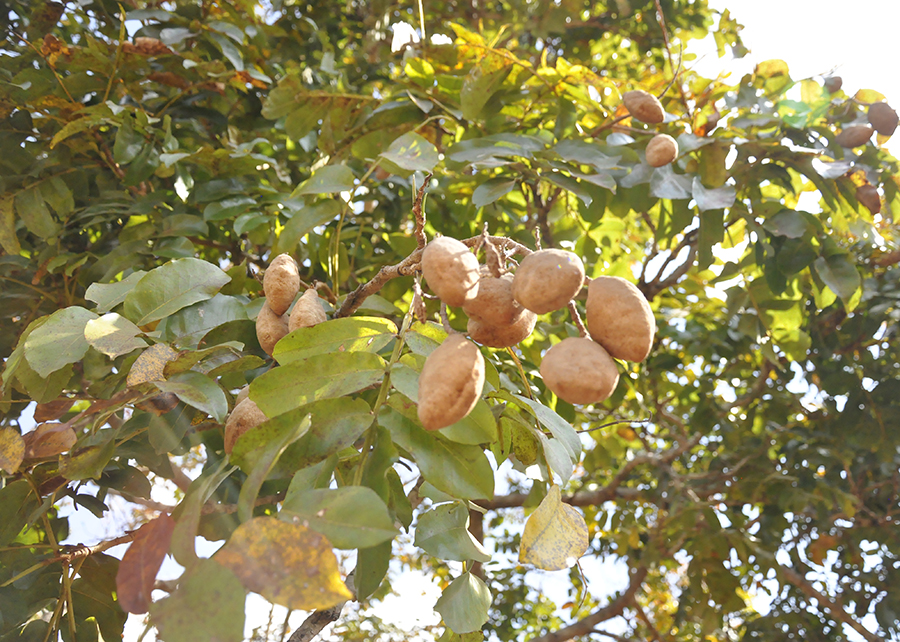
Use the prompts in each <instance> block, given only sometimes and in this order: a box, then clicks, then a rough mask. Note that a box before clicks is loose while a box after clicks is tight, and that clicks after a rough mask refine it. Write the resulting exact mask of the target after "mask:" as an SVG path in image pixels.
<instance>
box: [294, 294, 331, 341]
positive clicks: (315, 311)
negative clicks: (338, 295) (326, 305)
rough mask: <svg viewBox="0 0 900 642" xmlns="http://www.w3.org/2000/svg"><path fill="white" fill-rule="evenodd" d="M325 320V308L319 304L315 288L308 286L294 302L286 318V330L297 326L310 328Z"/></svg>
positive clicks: (326, 318)
mask: <svg viewBox="0 0 900 642" xmlns="http://www.w3.org/2000/svg"><path fill="white" fill-rule="evenodd" d="M327 320H328V317H327V316H325V310H323V309H322V306H321V305H319V295H318V294H317V293H316V291H315V289H313V288H310V289H309V290H307V291H306V292H304V293H303V296H301V297H300V298H299V299H297V302H296V303H295V304H294V309H293V310H291V316H290V319H289V320H288V331H289V332H293V331H294V330H296V329H297V328H311V327H313V326H314V325H318V324H320V323H324V322H325V321H327Z"/></svg>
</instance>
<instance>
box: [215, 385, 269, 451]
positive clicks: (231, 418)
mask: <svg viewBox="0 0 900 642" xmlns="http://www.w3.org/2000/svg"><path fill="white" fill-rule="evenodd" d="M268 419H269V418H268V417H266V415H265V414H264V413H263V411H262V410H260V409H259V406H257V405H256V403H255V402H254V401H253V400H252V399H250V398H246V399H244V400H242V401H241V402H240V403H239V404H237V405H235V407H234V410H232V411H231V414H230V415H228V421H226V422H225V452H226V453H228V454H229V455H230V454H231V450H232V449H233V448H234V444H235V443H236V442H237V440H238V437H240V436H241V435H243V434H244V433H245V432H247V431H248V430H252V429H254V428H256V427H257V426H259V425H260V424H261V423H263V422H264V421H267V420H268Z"/></svg>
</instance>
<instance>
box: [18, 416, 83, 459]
mask: <svg viewBox="0 0 900 642" xmlns="http://www.w3.org/2000/svg"><path fill="white" fill-rule="evenodd" d="M22 439H24V440H25V459H40V458H43V457H54V456H56V455H58V454H60V453H64V452H66V451H67V450H69V449H70V448H71V447H72V446H74V445H75V442H76V441H78V437H77V436H76V435H75V431H74V430H72V427H71V426H70V425H69V424H40V425H39V426H38V427H37V428H35V429H34V430H32V431H31V432H29V433H25V434H24V435H22Z"/></svg>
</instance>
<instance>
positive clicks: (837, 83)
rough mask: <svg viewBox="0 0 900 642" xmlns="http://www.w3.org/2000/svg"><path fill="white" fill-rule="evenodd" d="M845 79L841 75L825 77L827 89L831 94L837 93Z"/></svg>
mask: <svg viewBox="0 0 900 642" xmlns="http://www.w3.org/2000/svg"><path fill="white" fill-rule="evenodd" d="M843 84H844V80H843V79H842V78H841V77H840V76H829V77H828V78H826V79H825V89H827V90H828V93H829V94H834V93H837V92H839V91H840V90H841V87H842V86H843Z"/></svg>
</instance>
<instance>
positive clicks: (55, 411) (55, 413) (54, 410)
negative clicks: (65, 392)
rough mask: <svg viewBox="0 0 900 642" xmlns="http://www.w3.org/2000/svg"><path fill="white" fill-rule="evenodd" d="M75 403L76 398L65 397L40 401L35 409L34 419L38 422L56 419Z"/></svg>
mask: <svg viewBox="0 0 900 642" xmlns="http://www.w3.org/2000/svg"><path fill="white" fill-rule="evenodd" d="M74 403H75V400H74V399H66V398H65V397H62V398H59V399H54V400H53V401H48V402H47V403H40V404H38V405H37V408H35V409H34V420H35V421H37V422H41V423H42V422H45V421H56V420H57V419H59V418H60V417H62V416H63V415H64V414H66V413H67V412H68V411H69V408H71V407H72V405H73V404H74Z"/></svg>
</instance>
